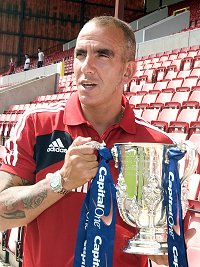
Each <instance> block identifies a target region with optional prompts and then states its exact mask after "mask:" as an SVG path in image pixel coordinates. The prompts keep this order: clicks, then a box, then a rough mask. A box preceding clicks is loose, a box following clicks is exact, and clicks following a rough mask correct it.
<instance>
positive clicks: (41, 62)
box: [37, 47, 44, 68]
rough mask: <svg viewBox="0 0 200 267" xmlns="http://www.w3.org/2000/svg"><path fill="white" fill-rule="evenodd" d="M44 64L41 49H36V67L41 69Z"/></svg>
mask: <svg viewBox="0 0 200 267" xmlns="http://www.w3.org/2000/svg"><path fill="white" fill-rule="evenodd" d="M43 64H44V53H43V52H42V50H41V47H39V48H38V63H37V67H38V68H40V67H43Z"/></svg>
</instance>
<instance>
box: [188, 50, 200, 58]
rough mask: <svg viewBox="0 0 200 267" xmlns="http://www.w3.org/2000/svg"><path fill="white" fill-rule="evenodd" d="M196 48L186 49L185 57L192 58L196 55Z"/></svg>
mask: <svg viewBox="0 0 200 267" xmlns="http://www.w3.org/2000/svg"><path fill="white" fill-rule="evenodd" d="M197 52H198V51H197V50H192V49H191V50H189V51H188V54H187V57H192V58H194V57H195V56H196V55H197Z"/></svg>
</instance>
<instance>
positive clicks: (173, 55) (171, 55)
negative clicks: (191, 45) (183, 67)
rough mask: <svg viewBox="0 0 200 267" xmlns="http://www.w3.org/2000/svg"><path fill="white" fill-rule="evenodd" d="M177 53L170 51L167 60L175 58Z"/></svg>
mask: <svg viewBox="0 0 200 267" xmlns="http://www.w3.org/2000/svg"><path fill="white" fill-rule="evenodd" d="M177 56H178V54H177V53H174V52H172V53H171V54H169V57H168V60H175V59H177Z"/></svg>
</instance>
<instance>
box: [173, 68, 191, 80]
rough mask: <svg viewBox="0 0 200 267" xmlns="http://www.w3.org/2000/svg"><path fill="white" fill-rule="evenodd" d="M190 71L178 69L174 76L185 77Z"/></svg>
mask: <svg viewBox="0 0 200 267" xmlns="http://www.w3.org/2000/svg"><path fill="white" fill-rule="evenodd" d="M190 72H191V70H180V71H179V72H178V73H177V76H176V78H186V77H188V76H190Z"/></svg>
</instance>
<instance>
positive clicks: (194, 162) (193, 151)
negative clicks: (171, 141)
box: [177, 140, 199, 183]
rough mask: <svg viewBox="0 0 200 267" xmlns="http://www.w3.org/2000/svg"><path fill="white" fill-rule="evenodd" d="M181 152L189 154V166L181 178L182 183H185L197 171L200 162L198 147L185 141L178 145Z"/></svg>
mask: <svg viewBox="0 0 200 267" xmlns="http://www.w3.org/2000/svg"><path fill="white" fill-rule="evenodd" d="M177 146H178V148H179V149H180V150H181V151H183V152H184V151H185V152H187V153H188V166H187V168H186V169H185V171H184V173H183V176H182V177H180V179H181V183H183V182H184V181H185V180H186V179H187V178H188V177H190V176H191V175H192V174H193V173H194V172H195V170H196V168H197V166H198V162H199V157H198V151H197V148H196V146H195V145H194V144H193V143H192V142H191V141H189V140H186V141H183V142H181V143H178V144H177Z"/></svg>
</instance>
